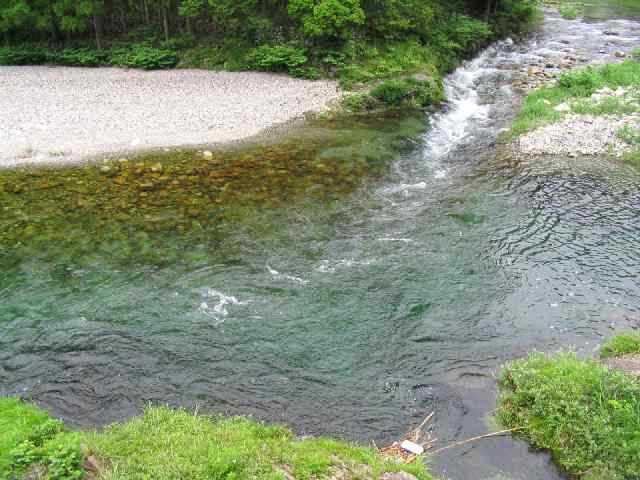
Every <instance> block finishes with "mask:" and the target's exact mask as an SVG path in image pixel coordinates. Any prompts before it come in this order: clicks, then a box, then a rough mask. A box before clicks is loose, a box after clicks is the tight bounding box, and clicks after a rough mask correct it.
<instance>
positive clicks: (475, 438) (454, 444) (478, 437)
mask: <svg viewBox="0 0 640 480" xmlns="http://www.w3.org/2000/svg"><path fill="white" fill-rule="evenodd" d="M518 428H519V427H516V428H510V429H509V430H500V431H499V432H491V433H486V434H484V435H479V436H477V437H473V438H468V439H466V440H462V441H460V442H455V443H452V444H451V445H447V446H446V447H442V448H439V449H437V450H434V451H433V452H429V453H430V454H431V455H435V454H436V453H440V452H442V451H444V450H448V449H449V448H453V447H459V446H461V445H465V444H467V443H471V442H475V441H476V440H482V439H483V438H490V437H500V436H502V435H506V434H507V433H511V432H515V431H516V430H518Z"/></svg>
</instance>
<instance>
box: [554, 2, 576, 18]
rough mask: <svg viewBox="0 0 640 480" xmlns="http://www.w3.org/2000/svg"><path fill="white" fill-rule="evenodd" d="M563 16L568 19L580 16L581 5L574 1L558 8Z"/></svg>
mask: <svg viewBox="0 0 640 480" xmlns="http://www.w3.org/2000/svg"><path fill="white" fill-rule="evenodd" d="M558 11H559V12H560V15H561V16H562V18H564V19H566V20H575V19H576V18H578V14H579V6H578V5H576V4H574V3H566V4H564V5H560V7H559V8H558Z"/></svg>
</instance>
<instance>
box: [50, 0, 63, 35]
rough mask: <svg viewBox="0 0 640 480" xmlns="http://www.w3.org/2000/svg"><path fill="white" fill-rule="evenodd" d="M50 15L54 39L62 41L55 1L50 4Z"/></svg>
mask: <svg viewBox="0 0 640 480" xmlns="http://www.w3.org/2000/svg"><path fill="white" fill-rule="evenodd" d="M49 15H51V34H52V35H53V41H54V42H56V43H60V42H61V41H62V32H61V31H60V26H59V25H58V20H57V18H56V13H55V12H54V11H53V2H51V3H50V4H49Z"/></svg>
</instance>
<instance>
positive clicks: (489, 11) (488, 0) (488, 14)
mask: <svg viewBox="0 0 640 480" xmlns="http://www.w3.org/2000/svg"><path fill="white" fill-rule="evenodd" d="M492 3H493V1H492V0H487V9H486V10H485V11H484V21H485V22H486V23H489V16H490V15H491V4H492Z"/></svg>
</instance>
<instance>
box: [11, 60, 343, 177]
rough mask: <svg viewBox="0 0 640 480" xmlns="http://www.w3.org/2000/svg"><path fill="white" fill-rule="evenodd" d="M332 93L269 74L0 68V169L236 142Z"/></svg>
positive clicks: (326, 85)
mask: <svg viewBox="0 0 640 480" xmlns="http://www.w3.org/2000/svg"><path fill="white" fill-rule="evenodd" d="M340 95H341V93H340V91H339V89H338V85H337V83H336V82H334V81H327V80H322V81H308V80H300V79H296V78H291V77H288V76H285V75H276V74H269V73H256V72H235V73H234V72H213V71H205V70H169V71H154V72H145V71H140V70H124V69H115V68H69V67H53V68H52V67H0V167H3V166H11V165H18V164H22V163H68V162H76V161H79V160H84V159H86V158H88V157H92V156H96V155H102V154H109V153H113V154H117V153H125V152H129V151H139V150H145V149H154V148H158V147H178V146H186V145H199V144H214V143H221V142H230V141H235V140H241V139H244V138H247V137H251V136H253V135H256V134H258V133H260V132H261V131H263V130H265V129H267V128H269V127H273V126H275V125H278V124H281V123H284V122H287V121H289V120H292V119H294V118H296V117H300V116H302V115H304V114H306V113H308V112H319V111H323V110H326V109H327V108H328V105H329V104H330V103H331V102H332V101H334V100H336V99H338V98H339V97H340Z"/></svg>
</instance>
